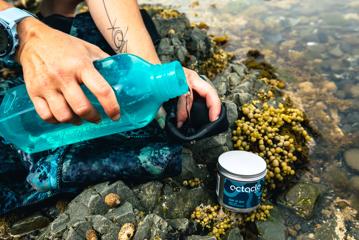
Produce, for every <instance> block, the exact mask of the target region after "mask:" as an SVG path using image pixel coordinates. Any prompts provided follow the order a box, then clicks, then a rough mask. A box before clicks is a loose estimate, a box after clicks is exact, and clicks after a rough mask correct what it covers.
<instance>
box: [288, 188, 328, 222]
mask: <svg viewBox="0 0 359 240" xmlns="http://www.w3.org/2000/svg"><path fill="white" fill-rule="evenodd" d="M322 191H323V187H321V186H320V185H318V184H311V183H297V184H296V185H294V186H293V187H292V188H291V189H289V191H288V192H287V193H286V194H285V203H284V204H285V205H286V206H287V207H289V208H292V209H293V210H294V211H295V212H296V213H297V214H298V215H299V216H301V217H304V218H310V217H311V216H312V213H313V210H314V207H315V203H316V201H317V199H318V197H319V195H320V194H321V192H322Z"/></svg>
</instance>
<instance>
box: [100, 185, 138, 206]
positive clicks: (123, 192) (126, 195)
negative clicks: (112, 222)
mask: <svg viewBox="0 0 359 240" xmlns="http://www.w3.org/2000/svg"><path fill="white" fill-rule="evenodd" d="M94 189H95V190H96V191H97V192H98V193H99V194H100V195H101V197H102V198H103V199H104V198H105V196H106V195H107V194H109V193H116V194H118V195H119V196H120V198H121V201H122V202H124V201H127V202H130V203H131V204H132V206H133V207H135V208H138V209H143V206H142V205H141V203H140V201H139V199H138V198H137V197H136V195H135V194H134V192H133V191H132V189H130V188H129V187H128V186H127V185H126V184H125V183H124V182H123V181H121V180H120V181H116V182H114V183H112V184H109V183H108V182H105V183H102V184H98V185H95V186H94Z"/></svg>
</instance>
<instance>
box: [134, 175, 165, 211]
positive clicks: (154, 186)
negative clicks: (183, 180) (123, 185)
mask: <svg viewBox="0 0 359 240" xmlns="http://www.w3.org/2000/svg"><path fill="white" fill-rule="evenodd" d="M162 187H163V184H162V183H161V182H158V181H151V182H148V183H145V184H141V185H139V186H137V187H136V188H134V193H135V194H136V196H137V198H138V199H139V200H140V202H141V204H142V206H143V207H144V208H145V209H146V211H148V212H150V211H152V209H153V208H154V207H155V206H156V204H157V202H158V199H159V197H160V195H161V189H162Z"/></svg>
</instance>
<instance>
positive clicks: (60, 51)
mask: <svg viewBox="0 0 359 240" xmlns="http://www.w3.org/2000/svg"><path fill="white" fill-rule="evenodd" d="M18 33H19V38H20V46H19V50H18V52H17V58H18V61H19V63H20V64H21V65H22V68H23V74H24V80H25V84H26V88H27V91H28V94H29V96H30V99H31V100H32V102H33V104H34V106H35V109H36V112H37V113H38V114H39V116H40V117H41V118H42V119H44V120H45V121H47V122H51V123H59V122H61V123H64V122H72V123H75V124H76V123H79V122H80V118H83V119H86V120H87V121H90V122H99V121H100V119H101V118H100V115H99V113H98V112H97V111H96V109H95V108H94V107H93V106H92V104H91V103H90V102H89V100H88V99H87V97H86V95H85V94H84V92H83V91H82V89H81V87H80V84H84V85H85V86H86V87H87V88H88V89H89V90H90V91H91V92H92V93H93V94H94V95H95V96H96V97H97V99H98V101H99V102H100V104H101V105H102V107H103V108H104V111H105V112H106V114H107V115H108V116H109V117H110V118H112V119H113V120H117V119H119V117H120V106H119V104H118V102H117V99H116V96H115V94H114V91H113V90H112V88H111V86H110V85H109V84H108V83H107V81H106V80H105V79H103V78H102V76H101V75H100V73H99V72H98V71H97V70H96V69H95V67H94V66H93V63H92V62H93V61H94V60H97V59H102V58H105V57H108V55H107V54H106V53H104V52H103V51H102V50H101V49H99V48H98V47H97V46H94V45H92V44H90V43H87V42H85V41H83V40H80V39H78V38H75V37H72V36H70V35H68V34H65V33H62V32H60V31H57V30H55V29H52V28H50V27H48V26H46V25H45V24H43V23H41V22H40V21H38V20H37V19H35V18H26V19H24V20H23V21H22V22H21V23H20V24H19V25H18Z"/></svg>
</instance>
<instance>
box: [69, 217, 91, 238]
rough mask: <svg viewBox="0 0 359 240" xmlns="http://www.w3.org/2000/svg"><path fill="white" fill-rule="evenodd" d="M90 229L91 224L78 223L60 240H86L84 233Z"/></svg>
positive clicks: (85, 222)
mask: <svg viewBox="0 0 359 240" xmlns="http://www.w3.org/2000/svg"><path fill="white" fill-rule="evenodd" d="M90 229H91V224H90V223H89V222H87V221H78V222H76V223H74V224H73V225H72V226H70V227H69V230H68V232H67V233H65V234H64V236H63V237H62V239H65V240H83V239H85V238H86V233H87V231H88V230H90Z"/></svg>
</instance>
